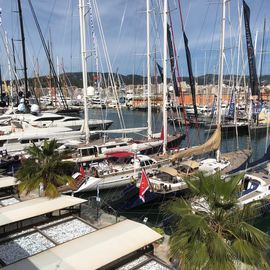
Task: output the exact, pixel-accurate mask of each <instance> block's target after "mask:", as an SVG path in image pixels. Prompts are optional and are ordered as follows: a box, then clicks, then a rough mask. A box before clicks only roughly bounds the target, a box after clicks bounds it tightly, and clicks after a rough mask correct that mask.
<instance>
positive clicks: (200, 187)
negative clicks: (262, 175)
mask: <svg viewBox="0 0 270 270" xmlns="http://www.w3.org/2000/svg"><path fill="white" fill-rule="evenodd" d="M241 178H242V176H241V175H240V176H234V177H232V178H230V179H226V181H225V180H224V179H221V177H220V174H219V173H217V174H215V175H212V176H204V175H202V174H199V175H198V178H196V179H195V180H194V179H192V180H191V179H189V180H187V183H188V186H189V188H190V190H191V192H192V195H193V196H191V197H190V199H187V200H185V199H183V198H179V199H176V200H174V201H171V202H169V203H167V204H165V205H164V206H163V209H164V210H165V211H166V212H169V213H172V214H173V215H174V217H175V219H176V223H175V224H176V228H175V230H174V232H173V234H172V235H171V237H170V241H169V244H170V256H171V257H172V258H174V259H176V260H177V261H179V267H180V268H181V269H184V270H189V269H192V270H193V269H194V270H206V269H207V270H217V269H220V270H221V269H222V270H227V269H228V270H231V269H240V268H241V267H240V266H243V265H244V266H245V267H246V266H249V267H250V268H245V269H270V265H269V261H268V259H267V251H268V250H269V247H270V241H269V236H268V235H267V234H265V233H264V232H262V231H260V230H259V229H257V228H256V227H254V226H253V225H252V224H251V220H252V219H251V217H252V215H254V214H255V208H256V206H255V204H250V205H246V206H244V207H240V205H239V204H238V201H237V196H238V194H239V189H240V187H241V185H239V183H240V181H241Z"/></svg>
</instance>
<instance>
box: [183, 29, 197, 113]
mask: <svg viewBox="0 0 270 270" xmlns="http://www.w3.org/2000/svg"><path fill="white" fill-rule="evenodd" d="M183 35H184V43H185V50H186V58H187V66H188V75H189V84H190V89H191V96H192V104H193V108H194V114H195V117H197V116H198V110H197V104H196V90H195V80H194V77H193V70H192V65H191V55H190V50H189V47H188V38H187V36H186V33H185V32H183Z"/></svg>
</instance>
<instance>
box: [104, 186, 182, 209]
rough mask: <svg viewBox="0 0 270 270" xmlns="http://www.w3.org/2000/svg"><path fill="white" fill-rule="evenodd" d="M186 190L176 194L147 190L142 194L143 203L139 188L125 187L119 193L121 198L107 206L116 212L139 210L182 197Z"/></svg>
mask: <svg viewBox="0 0 270 270" xmlns="http://www.w3.org/2000/svg"><path fill="white" fill-rule="evenodd" d="M186 193H187V189H184V190H179V191H177V192H167V193H165V194H164V193H157V192H153V191H150V190H147V191H146V193H145V194H144V202H143V201H142V199H140V197H139V188H137V187H136V185H129V186H127V187H126V188H125V189H124V190H123V192H122V193H121V197H120V198H119V199H116V200H114V201H111V202H109V205H110V206H111V207H112V208H113V209H115V210H117V211H118V212H124V211H127V210H130V209H134V208H139V207H143V206H146V205H148V204H152V203H158V202H163V201H165V200H169V199H173V198H175V197H179V196H183V195H185V194H186Z"/></svg>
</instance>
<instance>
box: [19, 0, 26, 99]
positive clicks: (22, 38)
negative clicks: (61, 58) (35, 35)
mask: <svg viewBox="0 0 270 270" xmlns="http://www.w3.org/2000/svg"><path fill="white" fill-rule="evenodd" d="M18 12H19V19H20V30H21V41H22V53H23V70H24V93H25V97H27V92H28V78H27V65H26V54H25V37H24V28H23V18H22V6H21V0H18Z"/></svg>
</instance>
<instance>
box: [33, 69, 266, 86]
mask: <svg viewBox="0 0 270 270" xmlns="http://www.w3.org/2000/svg"><path fill="white" fill-rule="evenodd" d="M101 76H102V77H104V78H105V80H106V81H107V82H108V81H109V73H103V74H102V75H101ZM112 76H113V78H114V80H115V83H116V84H117V85H118V84H119V82H120V84H123V83H124V84H125V85H132V84H134V85H142V84H143V82H145V83H146V82H147V80H146V77H144V78H143V76H141V75H137V74H135V75H132V74H129V75H122V74H118V75H117V74H116V73H113V74H112ZM60 77H61V78H62V79H63V78H64V79H65V82H66V84H67V85H69V86H70V85H72V86H77V87H80V88H82V84H83V82H82V73H81V72H73V73H66V74H65V75H63V74H61V75H60ZM246 78H247V79H248V77H246ZM95 79H96V73H93V72H88V82H89V83H90V85H94V83H95ZM181 79H182V81H185V82H187V83H189V78H188V77H182V78H181ZM233 79H234V80H235V79H236V76H235V75H225V76H224V83H225V84H228V83H229V82H230V81H232V80H233ZM39 80H40V82H41V84H42V86H43V87H46V86H48V85H49V81H48V77H47V76H41V77H40V78H39ZM157 80H158V83H161V82H162V79H161V77H160V76H158V77H157ZM169 80H170V79H169ZM195 80H196V82H197V83H198V84H199V85H204V84H213V83H215V84H217V83H218V75H213V74H207V75H205V76H199V77H197V78H195ZM33 81H34V78H31V79H30V84H33ZM154 81H155V78H154V77H152V83H153V82H154ZM262 83H263V84H264V85H266V84H270V75H264V76H262Z"/></svg>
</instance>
